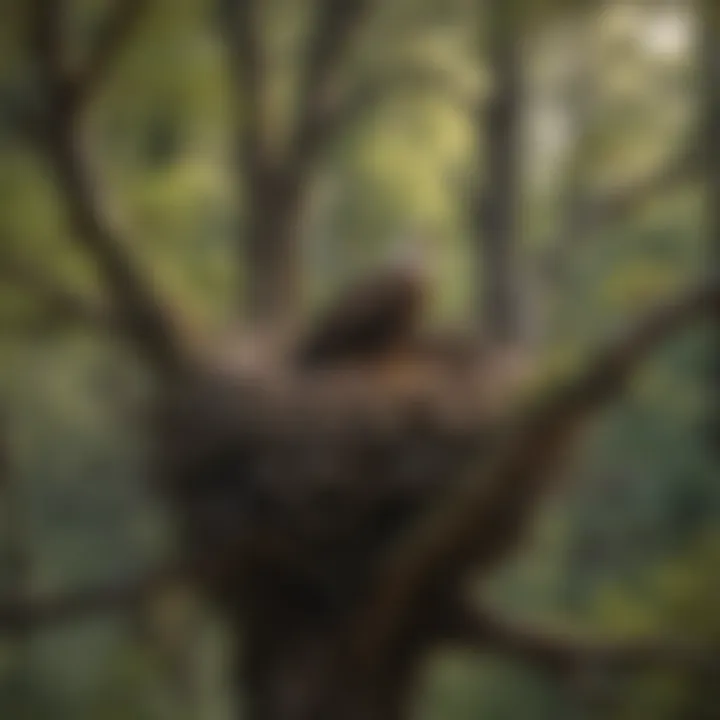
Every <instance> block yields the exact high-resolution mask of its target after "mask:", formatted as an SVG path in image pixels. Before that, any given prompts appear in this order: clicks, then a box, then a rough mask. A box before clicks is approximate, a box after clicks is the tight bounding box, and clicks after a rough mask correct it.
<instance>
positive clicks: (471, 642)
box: [446, 608, 714, 676]
mask: <svg viewBox="0 0 720 720" xmlns="http://www.w3.org/2000/svg"><path fill="white" fill-rule="evenodd" d="M447 631H448V632H447V636H446V637H447V639H448V640H450V641H451V642H453V643H458V644H461V645H463V646H466V647H470V648H474V649H477V650H479V651H481V652H489V653H492V654H493V655H495V656H499V657H505V658H508V659H510V660H516V661H519V662H521V663H524V664H528V665H531V666H532V667H533V668H536V669H539V670H542V671H543V672H547V673H550V674H554V675H561V676H567V675H574V674H576V673H578V672H582V671H583V670H584V669H587V668H589V667H592V668H598V667H602V668H603V669H605V670H615V671H628V670H635V669H650V668H653V667H669V666H683V667H685V666H687V665H693V666H699V665H702V664H706V663H708V662H712V661H713V657H714V656H713V653H712V651H711V649H709V648H703V647H701V646H700V645H698V644H695V643H688V642H686V641H677V640H671V639H668V638H648V637H645V638H609V637H602V636H597V635H591V634H588V633H583V634H580V633H577V632H571V631H569V630H567V629H560V628H557V629H554V628H549V627H544V626H539V625H536V624H531V623H527V622H521V621H518V620H515V619H512V620H511V619H509V618H507V617H504V616H503V615H501V614H499V613H497V612H495V611H492V610H490V609H488V608H481V609H468V608H464V609H463V611H462V612H459V613H457V614H456V615H455V617H453V618H451V619H450V621H449V624H448V627H447Z"/></svg>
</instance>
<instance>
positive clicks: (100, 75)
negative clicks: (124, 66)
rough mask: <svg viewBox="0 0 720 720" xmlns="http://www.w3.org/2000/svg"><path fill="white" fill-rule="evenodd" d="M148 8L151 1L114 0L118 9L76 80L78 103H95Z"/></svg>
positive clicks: (107, 21) (110, 15) (108, 19)
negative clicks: (98, 93) (95, 98)
mask: <svg viewBox="0 0 720 720" xmlns="http://www.w3.org/2000/svg"><path fill="white" fill-rule="evenodd" d="M149 6H150V3H149V2H148V0H115V6H114V8H113V10H112V11H111V12H110V13H109V17H108V18H107V19H106V21H105V24H104V26H103V28H102V31H101V32H100V36H99V37H98V38H97V40H96V42H95V44H94V48H93V51H92V52H91V53H90V56H89V57H88V58H87V60H86V62H85V68H84V69H83V71H82V72H81V73H80V74H79V75H78V76H77V77H76V78H75V97H76V100H77V102H79V103H81V104H83V105H86V104H87V103H89V102H91V101H92V100H93V99H94V97H95V95H96V93H97V92H98V90H99V89H100V88H101V87H102V86H103V85H104V83H105V81H106V79H107V78H108V77H109V75H110V74H111V73H112V72H113V69H114V68H115V66H116V65H117V62H118V59H119V58H120V56H121V55H122V53H123V51H124V50H125V48H126V47H127V44H128V41H129V40H130V38H131V37H132V34H133V33H134V31H135V30H136V28H137V26H138V24H139V22H140V20H141V19H142V17H143V15H144V13H145V12H146V11H147V9H148V7H149Z"/></svg>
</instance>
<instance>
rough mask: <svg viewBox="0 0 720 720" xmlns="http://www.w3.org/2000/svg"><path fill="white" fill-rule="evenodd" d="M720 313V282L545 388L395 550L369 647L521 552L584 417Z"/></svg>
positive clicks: (370, 621) (366, 631) (684, 297)
mask: <svg viewBox="0 0 720 720" xmlns="http://www.w3.org/2000/svg"><path fill="white" fill-rule="evenodd" d="M718 314H720V282H718V281H717V280H713V281H710V282H707V283H705V284H701V285H699V286H697V287H694V288H692V289H690V290H688V291H686V292H685V293H682V294H679V295H678V296H676V297H675V298H674V299H672V300H671V301H669V302H667V303H666V304H664V305H662V306H660V307H657V308H656V309H655V310H654V311H652V312H650V313H649V314H648V315H647V316H646V317H645V318H643V319H642V320H640V321H639V322H637V323H636V324H633V325H632V326H631V327H630V329H629V330H628V331H627V332H625V333H623V334H622V335H621V336H620V337H618V338H616V339H614V340H613V341H612V342H610V343H609V344H608V345H607V347H606V348H605V349H603V350H601V351H600V352H599V353H598V354H597V355H596V356H595V358H594V359H593V360H592V361H591V362H590V363H589V365H588V366H587V367H586V368H585V369H584V370H583V371H581V372H579V373H577V374H575V375H574V376H572V377H571V378H570V379H569V380H567V381H566V382H564V383H562V384H561V385H560V386H559V387H555V388H551V389H550V390H549V391H547V392H544V393H543V394H542V396H541V397H540V398H539V399H537V400H536V401H535V402H534V403H533V404H532V406H531V407H530V408H528V409H526V410H525V411H524V412H522V413H521V414H520V415H519V416H518V420H517V421H516V422H515V423H512V424H511V427H510V428H509V429H508V432H507V433H506V436H505V441H504V442H503V443H501V445H500V447H498V448H497V452H496V453H495V455H494V456H493V457H492V458H491V459H490V460H489V461H487V462H486V463H484V464H483V466H482V469H481V470H478V469H477V468H474V469H471V471H470V472H469V473H468V478H467V483H466V484H465V485H464V486H461V488H460V489H459V490H458V491H457V492H455V493H454V494H453V496H452V497H450V498H449V499H448V501H447V502H446V503H445V504H444V505H443V506H441V507H440V508H439V509H438V510H437V511H432V512H430V513H429V515H428V516H426V517H424V518H421V519H420V521H419V523H418V526H417V527H415V528H414V529H413V530H411V531H410V532H409V533H408V535H407V537H405V538H404V539H403V540H401V541H400V543H399V545H398V547H397V548H396V549H395V551H394V552H392V553H391V555H390V557H389V560H388V563H387V566H386V574H385V575H384V581H383V582H381V583H379V585H378V590H377V595H376V598H375V600H374V601H373V602H372V603H371V604H370V608H369V611H368V612H367V614H366V615H365V619H364V621H363V622H362V623H361V637H360V638H359V645H360V648H361V650H360V652H361V654H364V655H365V656H366V658H367V660H368V661H369V662H373V661H374V660H375V659H377V658H382V657H385V656H386V655H387V652H388V650H389V648H392V647H393V646H395V644H396V642H397V641H398V639H399V638H400V639H401V638H402V637H403V636H404V634H405V633H407V632H409V631H411V630H412V628H413V625H414V624H415V623H417V621H418V618H416V617H414V614H413V613H414V610H415V608H423V607H425V606H426V603H427V599H428V598H432V597H433V596H435V595H437V594H438V593H440V594H441V595H442V594H443V593H447V592H454V591H455V590H456V588H457V587H458V586H459V585H460V584H461V583H462V582H463V581H464V580H466V579H467V578H468V576H469V575H470V574H471V573H487V572H489V571H491V570H492V569H494V568H495V567H496V566H497V564H498V563H499V562H501V561H502V560H504V559H505V558H506V556H507V554H508V553H509V552H510V551H512V550H514V549H515V548H516V546H517V544H518V542H519V541H520V539H521V538H522V536H523V531H525V530H526V529H527V526H528V524H529V521H530V520H531V518H532V516H533V514H534V512H535V511H536V508H537V504H538V499H539V497H540V496H541V495H542V493H543V491H545V490H546V489H547V486H548V481H549V479H550V478H551V476H552V474H553V472H554V471H555V470H556V469H557V466H558V460H559V458H560V456H562V454H563V453H564V452H565V451H566V449H567V446H568V444H569V441H570V439H571V438H572V436H573V434H574V433H575V432H576V431H577V430H578V428H579V427H580V426H581V425H582V424H583V421H585V420H587V419H589V418H590V417H592V416H593V415H595V414H597V412H598V411H599V410H600V409H602V408H603V407H604V406H605V405H606V404H607V403H609V402H610V401H612V400H613V399H615V398H617V397H618V395H620V394H621V392H622V391H623V389H624V387H625V386H626V384H627V381H628V380H629V379H630V378H631V377H632V374H633V372H634V371H635V370H636V369H637V367H638V366H639V365H640V363H641V362H642V361H643V360H645V359H646V358H647V357H648V356H649V355H650V354H651V353H652V352H653V351H654V350H655V349H656V348H657V347H658V345H660V344H661V343H662V342H663V341H664V340H665V339H667V338H668V337H670V336H671V335H672V334H673V333H676V332H678V331H679V330H681V329H682V328H683V327H685V326H687V325H688V324H690V323H691V322H692V321H695V320H698V319H700V318H701V317H702V316H713V317H716V316H717V315H718Z"/></svg>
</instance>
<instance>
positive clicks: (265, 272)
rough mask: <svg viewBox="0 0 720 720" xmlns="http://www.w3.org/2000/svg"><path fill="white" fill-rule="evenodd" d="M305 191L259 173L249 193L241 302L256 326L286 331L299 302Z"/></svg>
mask: <svg viewBox="0 0 720 720" xmlns="http://www.w3.org/2000/svg"><path fill="white" fill-rule="evenodd" d="M302 189H303V186H302V183H301V182H300V181H299V180H298V179H296V178H295V175H294V173H292V172H280V171H272V170H265V169H261V170H257V171H255V172H254V173H253V174H252V178H251V179H250V181H249V189H248V198H249V206H248V215H247V225H246V230H245V232H246V244H245V248H244V249H243V254H242V260H241V261H242V262H243V264H244V265H245V268H246V272H245V289H244V300H245V303H246V306H247V317H248V319H249V320H250V322H251V323H253V324H255V325H262V326H266V325H271V326H272V327H284V326H286V325H287V324H289V323H291V322H292V321H293V319H294V317H295V313H296V312H297V310H298V308H299V305H300V301H301V283H300V258H299V254H300V253H299V245H300V243H299V241H298V236H299V233H300V230H301V228H300V224H301V213H302V206H303V202H302V200H303V192H302Z"/></svg>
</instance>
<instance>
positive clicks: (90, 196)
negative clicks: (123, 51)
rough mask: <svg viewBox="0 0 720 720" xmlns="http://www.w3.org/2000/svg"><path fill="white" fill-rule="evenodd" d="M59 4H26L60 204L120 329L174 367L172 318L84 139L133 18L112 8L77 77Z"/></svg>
mask: <svg viewBox="0 0 720 720" xmlns="http://www.w3.org/2000/svg"><path fill="white" fill-rule="evenodd" d="M64 9H65V4H64V3H63V2H62V1H61V0H35V1H34V3H33V6H32V10H33V21H34V22H33V31H34V32H33V50H34V56H35V60H36V62H37V65H38V68H39V70H40V73H41V77H42V78H43V83H44V86H45V89H46V93H47V98H46V99H47V102H48V105H49V107H48V111H47V114H46V118H45V132H44V137H43V140H44V148H45V150H46V152H47V155H48V159H49V160H50V162H51V165H52V169H53V171H54V174H55V178H56V181H57V183H58V188H59V190H60V192H61V193H62V194H63V196H64V199H65V201H66V203H67V209H68V214H69V217H70V221H71V224H72V227H73V230H74V238H75V241H76V242H77V244H78V245H79V246H80V247H81V248H82V250H84V251H85V252H86V253H87V254H88V255H89V256H90V257H91V258H93V260H94V261H95V262H96V264H97V267H98V270H99V272H100V274H101V276H102V278H103V279H104V281H105V283H106V285H107V287H108V289H109V291H110V294H111V295H112V296H113V299H114V302H115V305H116V306H117V309H118V312H119V313H120V314H121V316H122V326H123V327H124V328H125V330H126V334H127V335H128V337H129V339H130V340H131V341H133V343H134V344H135V346H136V348H137V349H138V350H139V351H140V352H141V353H142V354H143V356H144V357H145V359H146V360H148V361H149V362H150V363H151V364H152V365H153V366H155V367H156V368H157V369H158V370H160V371H161V372H163V373H172V372H176V371H178V370H180V369H181V368H182V367H184V363H185V357H184V355H185V353H184V348H183V347H182V342H181V338H180V333H179V330H178V328H177V327H176V325H175V320H174V318H173V317H172V314H171V312H170V311H169V309H168V308H167V307H165V305H164V304H163V303H162V302H161V300H160V299H159V298H158V297H157V295H156V292H155V289H154V288H153V286H152V283H151V282H150V281H149V279H148V278H146V277H145V276H144V275H143V273H142V272H141V271H140V269H139V268H138V267H137V266H136V264H135V262H134V259H133V257H132V256H131V254H130V253H129V251H128V249H127V247H126V243H125V242H124V238H123V237H122V236H121V235H122V234H121V233H120V231H119V229H118V228H117V226H116V224H115V223H114V222H113V218H112V216H111V213H110V212H109V211H108V208H107V207H106V206H105V205H104V204H103V200H102V198H101V194H100V192H99V190H98V185H99V181H98V178H97V177H96V175H95V174H94V172H93V171H92V169H91V166H90V162H89V159H88V157H87V153H86V150H87V148H86V146H85V142H84V140H85V138H84V132H83V131H84V127H83V119H84V118H83V113H82V110H83V106H82V101H83V100H84V99H85V97H86V93H88V92H89V91H90V88H91V87H92V89H93V91H94V90H95V87H94V83H95V82H98V81H100V80H101V78H102V77H104V75H105V73H106V72H107V71H108V69H109V68H110V66H111V64H112V60H113V59H114V58H115V56H116V55H117V53H118V52H119V50H120V44H121V40H124V39H126V32H127V31H128V30H129V28H130V26H132V24H133V23H131V22H129V20H128V19H126V15H125V12H126V11H123V10H118V11H117V15H116V16H115V17H116V20H115V22H114V23H111V26H112V27H114V28H115V30H114V33H113V36H114V37H115V40H114V41H113V42H109V47H108V49H107V50H103V51H102V53H100V55H99V56H98V57H97V58H94V59H95V60H97V61H98V62H99V67H98V69H89V70H88V73H90V74H89V75H88V76H87V77H85V78H84V80H83V81H82V82H81V83H80V84H77V83H76V81H75V79H74V78H73V77H72V76H71V75H69V73H68V72H67V70H66V68H65V66H64V58H63V53H64V48H63V42H62V32H61V29H62V21H63V11H64ZM128 17H129V16H128ZM111 50H112V52H110V51H111ZM98 52H99V51H98ZM106 53H107V54H106ZM96 73H97V74H96ZM88 78H90V79H88ZM86 83H87V85H86Z"/></svg>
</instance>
